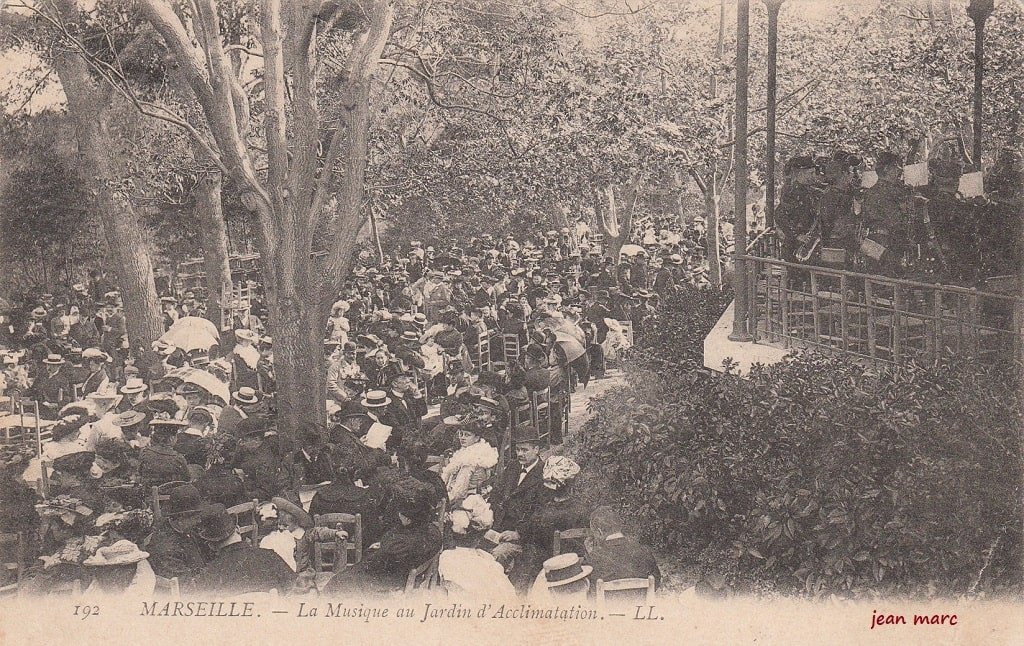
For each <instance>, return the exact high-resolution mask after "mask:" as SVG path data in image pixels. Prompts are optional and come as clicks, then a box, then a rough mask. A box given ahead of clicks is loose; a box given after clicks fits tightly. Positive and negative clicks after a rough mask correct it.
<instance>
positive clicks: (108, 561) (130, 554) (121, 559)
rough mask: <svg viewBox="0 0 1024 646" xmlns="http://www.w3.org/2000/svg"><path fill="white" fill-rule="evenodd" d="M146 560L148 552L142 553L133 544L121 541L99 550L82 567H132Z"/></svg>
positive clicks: (124, 540) (125, 540)
mask: <svg viewBox="0 0 1024 646" xmlns="http://www.w3.org/2000/svg"><path fill="white" fill-rule="evenodd" d="M147 558H149V552H143V551H142V550H140V549H139V546H138V545H136V544H135V543H133V542H131V541H129V540H127V539H122V540H119V541H117V542H116V543H114V544H113V545H108V546H107V547H101V548H99V549H98V550H96V553H95V554H93V555H92V556H90V557H89V558H87V559H85V561H83V565H91V566H106V565H133V564H135V563H138V562H139V561H141V560H143V559H147Z"/></svg>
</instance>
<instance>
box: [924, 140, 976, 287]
mask: <svg viewBox="0 0 1024 646" xmlns="http://www.w3.org/2000/svg"><path fill="white" fill-rule="evenodd" d="M929 170H930V171H931V177H930V180H931V181H930V183H929V184H928V186H926V187H925V189H924V193H925V195H926V196H927V197H928V200H929V202H928V231H929V233H930V234H931V236H932V237H933V238H934V244H933V248H934V251H935V252H936V254H937V255H938V256H939V260H940V263H941V265H942V268H943V269H944V270H945V271H948V272H950V274H951V276H952V277H953V279H954V280H965V279H968V277H969V273H970V272H971V268H972V267H976V266H977V261H978V249H977V231H976V227H975V224H974V218H973V217H972V216H973V214H972V213H971V212H970V211H971V210H970V207H969V205H968V204H967V203H965V202H964V201H963V200H962V199H960V198H959V197H958V196H957V190H958V187H959V184H960V175H961V172H962V166H961V164H960V162H957V161H946V160H933V161H931V162H930V163H929Z"/></svg>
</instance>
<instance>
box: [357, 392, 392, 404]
mask: <svg viewBox="0 0 1024 646" xmlns="http://www.w3.org/2000/svg"><path fill="white" fill-rule="evenodd" d="M359 403H360V404H362V405H363V406H364V407H366V408H382V407H384V406H387V405H388V404H390V403H391V398H390V397H388V394H387V393H386V392H384V391H383V390H370V391H368V392H367V393H366V395H364V396H363V399H362V400H361V401H360V402H359Z"/></svg>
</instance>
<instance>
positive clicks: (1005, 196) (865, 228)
mask: <svg viewBox="0 0 1024 646" xmlns="http://www.w3.org/2000/svg"><path fill="white" fill-rule="evenodd" d="M905 168H910V169H913V170H914V171H915V174H916V175H918V176H917V177H906V178H905V177H904V169H905ZM865 169H866V163H865V160H864V159H863V158H861V157H860V156H858V155H855V154H851V153H848V152H844V151H837V152H835V153H834V154H832V155H831V156H827V157H814V156H809V155H798V156H795V157H792V158H791V159H789V161H788V162H787V163H786V165H785V168H784V183H783V186H782V190H781V193H780V199H779V204H778V206H777V208H776V211H775V224H776V229H777V231H778V233H779V236H778V237H779V239H780V241H781V252H782V253H781V257H782V259H783V260H787V261H789V262H799V263H807V264H813V265H821V264H824V265H827V266H833V267H837V268H844V269H855V270H858V271H861V272H863V273H869V274H883V275H889V276H894V277H906V278H917V279H923V280H927V281H928V282H945V283H952V284H960V285H964V286H972V287H975V286H981V285H983V284H984V281H985V280H986V279H990V278H994V277H999V276H1006V275H1013V274H1016V273H1017V272H1018V271H1019V269H1020V267H1021V261H1022V258H1024V247H1022V242H1021V240H1022V239H1024V218H1022V216H1021V214H1022V212H1024V194H1022V192H1021V172H1022V165H1021V159H1020V156H1019V155H1018V154H1015V153H1014V152H1013V151H1011V150H1005V151H1003V152H1002V154H1001V155H1000V156H999V158H998V160H997V162H996V164H995V165H994V166H993V167H992V168H991V169H989V171H988V173H987V175H986V176H985V177H984V181H983V187H984V193H983V194H981V190H980V189H981V188H982V186H975V187H973V189H974V190H971V191H969V192H968V193H969V194H968V195H966V196H965V195H964V194H963V192H962V191H961V190H960V189H961V177H962V176H963V174H964V173H965V170H966V169H965V167H964V164H963V163H962V162H960V161H958V160H956V159H954V158H949V159H945V158H936V159H931V160H929V161H927V162H921V163H919V164H914V165H912V166H905V162H904V160H903V159H902V158H901V157H900V156H898V155H896V154H893V153H891V152H882V153H880V154H878V155H877V156H876V159H875V161H874V166H873V169H872V170H871V171H866V170H865ZM869 176H870V181H866V180H867V178H868V177H869Z"/></svg>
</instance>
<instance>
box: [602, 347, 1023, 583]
mask: <svg viewBox="0 0 1024 646" xmlns="http://www.w3.org/2000/svg"><path fill="white" fill-rule="evenodd" d="M703 336H704V333H697V334H695V335H691V336H688V337H680V338H681V339H691V340H692V341H690V342H689V344H687V342H685V341H680V342H678V343H677V346H676V347H675V348H673V347H672V346H669V345H660V346H659V350H658V351H659V352H660V353H661V354H662V355H663V356H665V357H666V358H667V359H672V358H673V354H672V353H673V352H675V356H676V357H678V358H679V362H680V363H687V362H691V363H692V360H693V357H694V356H698V355H699V350H698V349H697V347H696V344H695V343H694V342H698V343H699V340H702V339H703ZM660 337H661V335H659V338H660ZM691 346H692V347H691ZM649 368H650V364H647V365H646V366H645V367H642V368H640V369H636V370H633V371H631V372H630V374H629V385H628V386H627V387H624V388H621V389H618V390H615V391H612V392H610V393H609V394H607V395H606V396H605V397H603V398H601V399H599V400H596V401H595V403H594V405H593V413H594V415H593V417H592V419H591V420H590V421H589V422H588V425H587V426H586V428H585V430H584V434H585V440H584V446H583V449H582V450H583V456H584V459H585V460H587V461H589V463H590V464H591V465H592V466H593V467H595V468H600V469H601V470H602V471H603V472H604V473H606V474H608V476H609V478H610V479H611V480H612V486H613V487H615V488H617V489H619V490H621V491H623V492H624V493H623V498H624V502H625V506H626V508H627V509H629V510H631V511H632V513H633V514H634V515H635V516H636V520H637V521H638V526H640V527H643V528H645V529H644V532H645V533H646V535H647V536H646V538H648V539H650V540H652V541H653V542H655V543H656V544H657V545H659V546H660V547H663V548H668V549H669V550H670V551H671V552H672V553H673V554H674V555H675V556H676V557H678V558H681V559H682V560H683V561H688V562H690V563H692V564H694V565H695V567H696V568H697V570H698V571H699V573H700V574H701V575H702V577H703V579H704V581H707V582H711V583H712V584H713V585H715V586H716V587H719V586H721V585H723V584H724V585H725V586H727V587H730V588H733V589H738V590H755V591H761V592H765V591H771V592H783V593H801V594H809V595H822V594H829V593H836V594H847V595H852V596H861V595H864V594H877V593H885V594H907V595H916V594H927V595H933V594H939V595H958V594H968V593H986V594H996V593H1001V592H1006V591H1007V590H1011V589H1012V590H1016V591H1019V590H1020V586H1021V582H1022V570H1021V563H1022V561H1021V555H1022V543H1021V537H1022V519H1024V507H1022V500H1024V490H1022V482H1024V473H1022V461H1021V433H1022V428H1024V418H1022V414H1024V399H1022V395H1021V391H1020V388H1019V384H1020V380H1019V379H1018V377H1019V372H1017V370H1012V371H1008V370H1007V369H1006V368H1003V369H1002V370H996V369H983V368H980V367H977V366H972V365H958V366H950V367H940V368H919V367H906V368H900V369H894V370H872V369H868V368H865V367H863V366H860V365H858V364H854V363H851V362H848V361H846V360H844V359H841V358H824V357H821V356H815V355H802V356H796V357H793V358H790V359H788V360H786V361H785V362H783V363H781V364H778V365H775V366H771V367H762V368H756V369H755V370H753V371H752V373H751V375H750V376H749V378H747V379H741V378H739V377H737V376H735V375H732V374H727V375H720V374H708V373H706V372H703V371H700V370H687V371H672V370H664V369H660V370H658V372H657V373H655V372H653V371H651V370H650V369H649Z"/></svg>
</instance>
